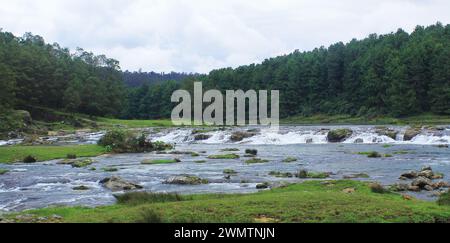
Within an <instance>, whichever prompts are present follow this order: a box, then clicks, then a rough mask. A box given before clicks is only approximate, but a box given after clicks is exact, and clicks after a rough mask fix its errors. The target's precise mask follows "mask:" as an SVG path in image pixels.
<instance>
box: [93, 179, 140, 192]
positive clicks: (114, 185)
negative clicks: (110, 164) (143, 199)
mask: <svg viewBox="0 0 450 243" xmlns="http://www.w3.org/2000/svg"><path fill="white" fill-rule="evenodd" d="M100 184H102V185H103V186H104V187H105V188H108V189H109V190H111V191H113V192H117V191H130V190H137V189H142V188H143V187H142V186H140V185H137V184H134V183H131V182H128V181H125V180H124V179H122V178H120V177H117V176H113V177H110V178H105V179H103V180H102V181H100Z"/></svg>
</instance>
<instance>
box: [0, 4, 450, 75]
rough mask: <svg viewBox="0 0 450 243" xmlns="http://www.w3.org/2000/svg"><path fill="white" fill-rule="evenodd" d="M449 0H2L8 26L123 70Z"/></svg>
mask: <svg viewBox="0 0 450 243" xmlns="http://www.w3.org/2000/svg"><path fill="white" fill-rule="evenodd" d="M449 13H450V1H448V0H366V1H361V0H339V1H336V0H14V1H11V0H0V28H3V30H5V31H10V32H13V33H15V34H16V35H22V34H23V33H24V32H32V33H34V34H39V35H41V36H43V37H44V38H45V39H46V40H47V41H48V42H58V43H60V44H61V45H62V46H64V47H69V48H71V49H74V48H75V47H78V46H79V47H83V48H84V49H86V50H89V51H93V52H95V53H96V54H106V55H107V56H109V57H112V58H116V59H118V60H119V61H120V62H121V66H122V69H123V70H126V69H128V70H138V69H139V68H142V70H144V71H157V72H168V71H185V72H203V73H206V72H208V71H210V70H211V69H214V68H220V67H229V66H231V67H236V66H239V65H242V64H250V63H255V62H261V61H263V60H264V59H265V58H268V57H272V56H277V55H281V54H286V53H289V52H292V51H293V50H295V49H299V50H311V49H313V48H314V47H319V46H322V45H324V46H327V45H329V44H332V43H334V42H337V41H344V42H346V41H349V40H351V39H352V38H354V37H355V38H363V37H365V36H367V35H368V34H370V33H389V32H392V31H395V30H396V29H397V28H399V27H401V28H403V29H405V30H407V31H411V30H413V29H414V27H415V26H416V25H417V24H420V25H430V24H434V23H436V22H437V21H441V22H442V23H444V24H449V23H450V14H449Z"/></svg>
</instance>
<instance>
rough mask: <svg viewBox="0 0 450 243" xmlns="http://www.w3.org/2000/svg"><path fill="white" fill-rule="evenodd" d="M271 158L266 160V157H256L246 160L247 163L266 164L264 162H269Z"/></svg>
mask: <svg viewBox="0 0 450 243" xmlns="http://www.w3.org/2000/svg"><path fill="white" fill-rule="evenodd" d="M269 162H270V161H269V160H265V159H260V158H254V159H249V160H247V161H245V163H246V164H264V163H269Z"/></svg>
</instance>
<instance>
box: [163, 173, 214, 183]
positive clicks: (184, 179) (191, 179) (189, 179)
mask: <svg viewBox="0 0 450 243" xmlns="http://www.w3.org/2000/svg"><path fill="white" fill-rule="evenodd" d="M164 183H165V184H173V185H202V184H208V183H209V182H208V180H205V179H201V178H199V177H197V176H191V175H180V176H174V177H171V178H169V179H167V180H166V181H165V182H164Z"/></svg>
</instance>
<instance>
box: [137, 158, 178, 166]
mask: <svg viewBox="0 0 450 243" xmlns="http://www.w3.org/2000/svg"><path fill="white" fill-rule="evenodd" d="M179 162H180V161H179V160H176V159H159V160H144V161H142V163H141V164H143V165H162V164H174V163H179Z"/></svg>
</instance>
